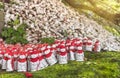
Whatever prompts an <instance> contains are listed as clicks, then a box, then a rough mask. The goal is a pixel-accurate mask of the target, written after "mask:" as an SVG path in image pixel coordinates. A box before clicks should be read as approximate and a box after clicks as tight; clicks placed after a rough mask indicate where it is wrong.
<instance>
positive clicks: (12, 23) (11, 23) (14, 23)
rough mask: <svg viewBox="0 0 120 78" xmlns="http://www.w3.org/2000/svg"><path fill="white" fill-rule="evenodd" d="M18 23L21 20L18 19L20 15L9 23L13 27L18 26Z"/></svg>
mask: <svg viewBox="0 0 120 78" xmlns="http://www.w3.org/2000/svg"><path fill="white" fill-rule="evenodd" d="M18 24H20V20H19V19H18V17H17V19H15V20H12V21H9V22H8V25H10V26H12V27H13V26H16V25H18Z"/></svg>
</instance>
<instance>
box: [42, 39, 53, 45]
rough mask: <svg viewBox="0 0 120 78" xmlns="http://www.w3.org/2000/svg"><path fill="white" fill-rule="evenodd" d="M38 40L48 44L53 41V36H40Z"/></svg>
mask: <svg viewBox="0 0 120 78" xmlns="http://www.w3.org/2000/svg"><path fill="white" fill-rule="evenodd" d="M40 42H41V43H48V44H49V45H51V44H53V43H54V42H55V38H54V37H48V38H41V39H40Z"/></svg>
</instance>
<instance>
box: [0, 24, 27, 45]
mask: <svg viewBox="0 0 120 78" xmlns="http://www.w3.org/2000/svg"><path fill="white" fill-rule="evenodd" d="M26 27H27V25H26V24H25V23H23V24H21V25H20V26H19V27H18V28H17V29H16V30H15V29H14V28H13V27H4V28H3V29H2V33H1V36H2V38H3V39H4V40H5V42H6V43H8V44H16V43H21V44H26V43H28V41H27V40H26V39H25V35H26V32H25V29H26Z"/></svg>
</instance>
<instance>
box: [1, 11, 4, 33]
mask: <svg viewBox="0 0 120 78" xmlns="http://www.w3.org/2000/svg"><path fill="white" fill-rule="evenodd" d="M3 26H4V12H3V11H0V32H1V30H2V28H3Z"/></svg>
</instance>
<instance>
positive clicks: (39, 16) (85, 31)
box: [5, 0, 120, 51]
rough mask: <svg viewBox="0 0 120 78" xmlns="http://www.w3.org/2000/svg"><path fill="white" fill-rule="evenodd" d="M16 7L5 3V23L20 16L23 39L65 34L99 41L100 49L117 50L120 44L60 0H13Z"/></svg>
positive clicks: (96, 24) (119, 48)
mask: <svg viewBox="0 0 120 78" xmlns="http://www.w3.org/2000/svg"><path fill="white" fill-rule="evenodd" d="M14 1H15V2H16V3H17V4H12V5H9V4H6V6H5V12H6V15H5V23H6V26H8V25H7V22H9V21H11V20H14V19H15V16H19V18H20V20H21V23H22V22H25V23H26V24H27V25H28V26H29V27H28V28H27V35H26V38H27V40H28V41H30V42H34V43H37V40H38V39H39V38H41V37H49V36H54V37H55V38H64V37H65V36H64V34H63V33H64V31H67V33H68V36H70V37H89V38H91V39H96V38H97V39H99V40H100V42H101V43H102V44H101V47H102V49H103V50H109V51H120V45H119V44H120V42H119V41H117V40H116V37H114V36H113V35H112V34H111V33H109V32H108V31H106V30H105V29H104V28H102V26H100V25H99V24H98V23H96V22H95V21H93V20H91V19H88V18H87V17H86V16H84V15H80V14H79V13H78V12H75V10H74V9H72V8H70V7H67V6H65V5H64V4H63V3H62V2H61V0H29V1H28V0H14Z"/></svg>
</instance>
